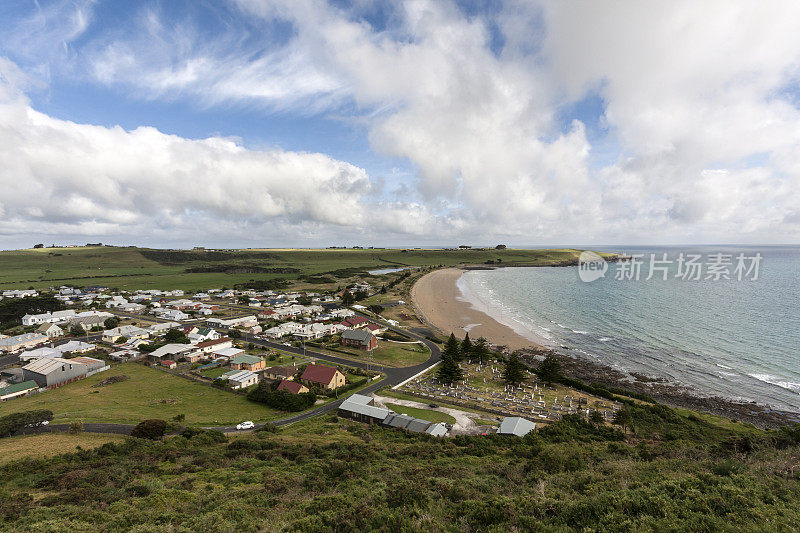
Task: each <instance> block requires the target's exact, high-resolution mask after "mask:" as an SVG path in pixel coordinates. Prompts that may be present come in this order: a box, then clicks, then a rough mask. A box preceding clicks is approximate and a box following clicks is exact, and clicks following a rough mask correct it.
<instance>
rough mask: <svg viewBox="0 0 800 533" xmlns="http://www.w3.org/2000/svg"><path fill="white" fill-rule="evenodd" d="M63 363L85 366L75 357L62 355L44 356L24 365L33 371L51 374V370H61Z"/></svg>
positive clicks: (25, 368)
mask: <svg viewBox="0 0 800 533" xmlns="http://www.w3.org/2000/svg"><path fill="white" fill-rule="evenodd" d="M62 365H71V366H85V365H83V364H82V363H80V362H75V359H63V358H61V357H42V358H41V359H37V360H36V361H33V362H32V363H29V364H27V365H25V366H24V367H22V368H23V369H24V370H30V371H31V372H36V373H37V374H49V373H51V372H55V371H56V370H59V369H60V368H61V366H62Z"/></svg>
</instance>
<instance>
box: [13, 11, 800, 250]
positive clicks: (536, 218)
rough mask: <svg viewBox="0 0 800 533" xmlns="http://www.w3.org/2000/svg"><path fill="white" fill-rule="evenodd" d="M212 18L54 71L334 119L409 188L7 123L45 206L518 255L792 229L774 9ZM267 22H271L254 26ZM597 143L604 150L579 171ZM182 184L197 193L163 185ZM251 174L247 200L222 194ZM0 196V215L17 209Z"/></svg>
mask: <svg viewBox="0 0 800 533" xmlns="http://www.w3.org/2000/svg"><path fill="white" fill-rule="evenodd" d="M233 4H235V5H236V6H237V7H238V9H240V10H241V13H240V14H243V15H242V16H243V17H244V18H245V19H246V20H247V23H246V24H243V25H240V26H235V27H234V29H233V30H231V31H229V32H222V33H213V34H210V35H209V34H207V33H204V32H201V31H199V30H198V29H197V28H196V27H195V26H194V25H193V23H192V22H191V20H188V19H187V20H183V19H182V20H177V21H176V20H170V21H169V24H165V23H164V21H163V20H162V17H163V16H164V15H163V14H162V13H161V12H159V11H147V10H145V11H143V12H142V16H141V18H140V19H138V20H136V21H134V24H132V26H131V27H130V28H128V29H126V30H118V31H114V30H106V31H103V32H101V37H99V38H98V39H95V40H93V41H92V40H90V41H89V42H88V43H87V44H85V46H84V47H83V48H81V49H80V50H78V51H76V52H75V57H76V58H77V57H79V58H80V61H79V63H81V64H86V65H89V67H88V68H89V71H88V72H87V73H86V74H87V75H89V76H90V77H91V78H92V79H93V80H94V81H96V82H99V83H102V84H105V85H108V86H112V87H120V88H127V89H129V90H133V92H134V94H136V95H137V96H138V97H140V98H147V99H157V98H158V99H176V98H186V99H191V100H192V101H193V102H198V101H199V102H200V104H201V105H205V106H212V105H219V104H231V103H234V104H237V105H248V106H255V107H257V108H260V109H261V110H264V109H266V110H285V111H289V112H290V113H322V112H330V113H332V114H337V116H338V115H342V114H344V115H345V117H346V119H350V120H358V121H361V122H362V123H363V124H365V125H366V128H367V131H368V136H369V141H370V143H371V146H372V147H373V149H374V150H375V151H376V152H378V153H379V154H381V155H384V156H391V157H399V158H403V159H405V160H407V161H409V162H410V163H411V165H412V166H413V168H414V169H415V171H416V177H415V179H414V180H411V183H413V184H414V186H415V187H416V189H415V190H409V188H408V187H405V186H403V187H399V188H397V192H395V193H391V192H388V191H390V190H392V183H391V181H389V182H388V183H387V184H386V185H387V186H386V187H384V186H383V185H382V183H381V184H380V185H379V186H374V185H378V183H379V182H380V181H381V180H377V179H373V180H370V178H369V177H368V176H367V175H366V173H365V172H364V171H363V170H360V169H357V168H355V167H353V166H351V165H347V164H346V163H342V162H339V161H335V160H333V159H331V158H329V157H326V156H323V155H319V154H294V153H288V152H280V151H266V152H253V151H248V150H245V149H243V148H242V147H241V146H238V145H236V144H235V143H234V142H233V141H231V140H227V139H204V140H198V141H194V140H187V139H181V138H178V137H174V136H167V135H164V134H162V133H160V132H158V131H155V130H152V129H149V128H139V129H137V130H134V131H130V132H126V131H122V130H120V129H115V128H111V129H107V128H96V127H93V126H87V125H77V124H71V123H66V122H59V121H56V120H54V119H52V118H50V117H46V116H43V115H40V114H37V113H36V112H35V111H33V110H31V109H27V110H26V112H25V113H24V120H22V123H21V124H22V125H13V126H12V125H11V123H8V124H7V123H6V122H5V121H4V123H3V124H0V131H1V132H2V134H3V135H4V136H5V135H7V136H8V137H9V138H11V139H13V140H14V143H16V144H14V146H24V147H26V149H25V150H22V154H23V155H20V154H16V156H15V157H16V159H14V158H13V157H11V155H7V157H8V158H9V165H10V166H12V167H18V168H19V171H20V172H28V173H30V174H32V175H35V176H37V178H36V184H37V185H36V187H41V188H44V190H47V191H50V190H53V191H57V192H58V193H59V194H62V195H63V194H65V193H67V192H68V191H72V190H74V189H80V191H81V193H80V195H78V196H77V197H75V198H71V197H70V198H68V201H64V202H62V203H61V204H60V206H59V211H60V213H61V215H60V216H61V217H62V218H63V219H65V220H77V221H78V222H77V224H80V223H82V222H81V221H84V220H86V217H87V216H88V213H101V214H102V216H100V218H99V219H98V220H99V221H101V222H104V223H109V224H119V225H121V226H124V227H131V226H136V225H141V227H147V226H148V224H150V225H152V224H155V225H156V226H157V227H159V228H180V231H192V228H191V226H188V227H184V226H183V225H182V224H184V223H185V221H186V220H187V219H189V218H191V217H192V216H194V214H195V213H203V214H211V215H212V216H214V217H217V218H219V219H220V220H222V219H224V220H227V221H231V223H234V222H233V221H240V222H244V223H251V224H256V225H257V224H259V223H262V224H263V221H264V220H267V219H269V220H272V219H275V220H278V219H280V221H281V223H284V222H285V223H293V224H296V227H297V228H300V227H301V226H302V228H303V229H302V230H299V229H298V235H302V236H303V237H308V236H310V235H321V234H326V235H328V236H335V235H337V232H336V230H335V229H331V228H326V227H325V225H327V224H332V225H334V227H335V226H341V227H347V228H348V230H347V232H345V233H346V234H349V235H354V234H358V235H362V236H374V237H377V238H387V239H405V238H409V237H411V238H420V239H422V238H430V239H440V240H443V239H462V237H466V238H480V239H484V238H487V237H491V236H494V235H498V236H504V237H506V236H508V237H511V239H513V240H515V241H516V242H526V241H527V242H531V243H534V242H558V241H562V242H590V241H594V242H623V241H629V242H670V241H671V242H679V241H685V240H690V241H693V242H702V241H705V242H709V241H717V242H719V241H745V242H747V241H750V242H759V241H760V242H792V241H796V240H797V239H798V237H800V214H799V212H800V208H799V207H798V206H800V157H798V154H800V127H798V125H800V110H798V108H797V105H796V99H797V98H798V95H800V86H799V84H798V74H800V70H799V69H800V33H798V32H797V31H796V28H797V27H798V25H799V24H800V5H798V4H797V3H793V2H779V1H767V2H761V3H758V4H747V3H739V4H731V3H730V2H718V1H708V2H702V3H697V2H691V1H678V2H671V3H669V4H664V3H663V2H652V1H643V2H635V3H631V2H625V3H622V2H620V3H568V2H524V1H514V0H509V1H507V2H505V3H504V4H503V6H502V8H501V9H500V10H499V12H498V13H493V14H486V13H484V14H477V15H476V14H471V15H467V14H465V13H464V12H463V11H462V10H461V9H460V8H459V7H458V6H457V5H456V4H455V3H452V2H448V1H431V0H410V1H407V2H401V3H397V4H392V7H391V8H390V9H391V14H390V17H389V18H388V19H387V20H388V23H387V25H386V26H385V27H383V26H381V25H377V26H373V25H372V24H370V23H369V22H368V21H367V20H366V19H365V18H363V16H362V15H363V13H364V12H366V11H369V10H370V9H371V7H370V4H369V3H356V6H355V7H354V8H351V9H343V8H336V7H332V5H330V4H328V3H326V2H323V1H319V0H282V1H281V0H270V1H267V0H236V1H235V2H233ZM88 5H89V4H87V6H88ZM337 5H338V4H337ZM89 18H90V17H87V18H86V19H85V20H89ZM278 23H280V24H288V25H289V26H290V27H291V31H288V32H284V33H280V32H275V31H274V27H275V25H276V24H278ZM73 26H74V27H75V28H78V29H79V33H80V32H83V31H84V30H85V25H81V24H75V25H73ZM76 31H77V30H76ZM259 31H260V32H262V33H259ZM493 31H494V32H495V34H494V35H493V33H492V32H493ZM62 33H63V34H65V35H67V36H69V35H73V34H76V33H75V32H70V31H64V32H62ZM498 34H499V39H498ZM59 39H61V41H62V42H67V41H68V39H66V38H63V37H59ZM498 43H500V44H498ZM3 70H4V69H3V65H2V64H0V72H3ZM2 90H3V88H2V85H0V91H2ZM587 94H598V95H599V96H600V98H601V99H602V101H603V110H602V113H603V116H602V117H600V118H599V120H600V122H602V123H603V124H604V125H606V126H607V131H605V132H604V133H602V134H601V135H602V138H598V133H597V132H593V133H591V134H587V126H586V125H585V124H584V123H583V122H581V121H580V120H573V121H571V122H570V121H569V120H566V121H565V120H564V118H563V117H562V116H561V115H560V113H561V112H562V110H563V109H565V108H570V106H572V105H573V104H575V103H576V102H578V101H580V100H582V99H583V98H584V97H586V95H587ZM0 96H2V93H0ZM18 108H19V106H15V109H17V112H19V109H18ZM353 109H356V110H357V113H358V114H359V115H356V114H355V113H356V112H353V111H352V110H353ZM22 117H23V115H20V116H18V117H16V118H15V120H21V119H22ZM6 118H8V117H6ZM578 118H582V117H578ZM8 120H10V119H8ZM34 140H36V141H42V142H45V141H46V142H47V143H48V146H47V148H43V147H40V146H39V145H38V144H32V142H33V141H34ZM601 145H602V148H603V150H608V147H609V146H611V147H613V148H615V149H616V150H617V151H618V153H619V157H618V159H617V160H616V161H612V162H611V163H610V164H609V163H608V162H605V163H603V165H604V166H600V165H598V164H597V163H596V162H595V161H594V160H593V151H595V150H597V149H598V148H599V147H600V146H601ZM34 146H35V148H34ZM0 150H2V148H0ZM108 151H113V152H114V153H116V154H119V158H118V159H119V160H118V161H117V160H115V159H113V158H108V157H104V154H106V153H107V152H108ZM0 153H3V152H0ZM143 154H147V156H144V155H143ZM60 159H63V160H64V161H65V164H64V165H60V164H59V163H58V162H57V161H59V160H60ZM140 160H144V161H140ZM62 166H63V169H62V168H61V167H62ZM54 169H55V170H54ZM267 169H269V170H267ZM68 170H69V171H68ZM78 175H83V176H93V179H95V180H96V183H100V184H102V187H99V188H98V189H100V190H102V191H103V192H98V191H91V192H90V191H89V189H94V187H87V186H86V184H85V183H84V181H85V180H86V179H87V178H85V177H84V178H81V179H79V178H78V177H77V176H78ZM190 176H191V177H192V179H199V180H200V181H198V185H200V186H199V187H197V188H192V190H190V191H184V189H185V188H186V187H185V186H184V185H183V184H184V183H185V182H186V180H188V179H189V177H190ZM197 176H199V178H195V177H197ZM254 182H257V183H259V184H260V187H259V188H258V189H257V190H258V191H261V189H262V188H263V189H265V190H266V191H267V192H265V193H263V194H262V193H260V192H259V194H256V195H236V194H231V193H230V190H231V189H236V188H242V187H247V186H248V184H251V183H254ZM287 183H288V184H289V185H287ZM156 185H160V187H157V186H156ZM145 189H147V190H151V189H156V190H152V191H151V192H150V193H149V196H148V195H145V194H144V193H142V191H143V190H145ZM371 189H374V190H372V191H371ZM378 189H380V190H381V191H382V192H381V193H380V194H378V193H377V192H376V191H377V190H378ZM200 190H203V191H204V193H203V194H201V193H199V192H198V191H200ZM162 191H163V192H162ZM181 191H182V192H181ZM179 192H180V193H179ZM306 195H308V196H306ZM322 198H328V199H333V200H334V201H332V202H327V203H326V202H324V201H321V199H322ZM22 203H24V202H22ZM4 205H5V210H6V216H5V218H6V219H8V218H9V216H11V217H12V218H13V217H18V218H19V220H23V219H24V218H25V217H28V218H29V219H37V216H34V215H30V214H28V215H24V212H23V211H22V210H20V209H17V208H12V207H11V206H12V205H14V202H8V201H5V200H4ZM108 206H113V208H111V207H108ZM48 217H50V218H54V217H56V213H55V212H54V210H53V209H50V210H48V208H47V206H45V207H44V208H42V215H41V216H40V217H39V218H48ZM219 227H220V228H222V227H225V226H224V225H220V226H219ZM109 231H111V230H110V229H109ZM339 234H342V233H339Z"/></svg>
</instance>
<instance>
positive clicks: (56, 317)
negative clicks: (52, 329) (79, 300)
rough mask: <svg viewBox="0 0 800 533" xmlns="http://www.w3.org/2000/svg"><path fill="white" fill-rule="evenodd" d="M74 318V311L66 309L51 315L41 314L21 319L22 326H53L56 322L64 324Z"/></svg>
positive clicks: (48, 313)
mask: <svg viewBox="0 0 800 533" xmlns="http://www.w3.org/2000/svg"><path fill="white" fill-rule="evenodd" d="M74 316H75V311H73V310H72V309H67V310H65V311H53V312H52V313H50V312H47V313H41V314H38V315H25V316H23V317H22V325H23V326H35V325H37V324H45V323H48V324H55V323H58V322H66V321H68V320H69V319H70V318H72V317H74Z"/></svg>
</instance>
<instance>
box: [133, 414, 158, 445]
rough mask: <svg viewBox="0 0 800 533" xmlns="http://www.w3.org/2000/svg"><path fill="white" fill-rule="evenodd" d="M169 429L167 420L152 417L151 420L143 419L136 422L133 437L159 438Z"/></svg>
mask: <svg viewBox="0 0 800 533" xmlns="http://www.w3.org/2000/svg"><path fill="white" fill-rule="evenodd" d="M166 431H167V422H166V420H160V419H158V418H152V419H150V420H143V421H141V422H139V423H138V424H136V427H134V428H133V431H131V437H137V438H140V439H150V440H158V439H160V438H161V437H163V436H164V433H165V432H166Z"/></svg>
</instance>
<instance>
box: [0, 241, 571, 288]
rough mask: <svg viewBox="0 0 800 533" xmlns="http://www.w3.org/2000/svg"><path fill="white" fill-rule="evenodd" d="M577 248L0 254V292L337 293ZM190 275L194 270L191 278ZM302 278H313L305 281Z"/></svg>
mask: <svg viewBox="0 0 800 533" xmlns="http://www.w3.org/2000/svg"><path fill="white" fill-rule="evenodd" d="M578 253H579V252H578V251H577V250H510V249H506V250H495V249H484V250H477V249H476V250H407V251H403V250H399V249H373V250H369V249H359V250H342V249H337V250H231V251H225V252H213V251H189V250H151V249H144V248H134V247H130V248H123V247H80V248H41V249H35V250H34V249H31V250H16V251H8V252H0V288H3V289H9V288H27V287H29V286H32V287H35V288H46V287H50V286H59V285H63V284H69V285H76V286H87V285H104V286H108V287H111V288H119V289H126V290H127V289H150V288H160V289H184V290H197V289H207V288H215V287H216V288H223V287H232V286H233V285H234V284H237V283H244V282H249V281H251V280H271V279H285V280H289V281H292V282H294V283H295V284H296V285H298V286H312V287H313V286H318V285H325V286H329V287H335V286H337V285H338V284H341V283H342V282H344V281H346V280H348V279H351V278H353V277H354V276H357V277H360V278H369V277H372V278H374V280H375V282H376V284H378V283H383V282H384V281H385V280H389V279H392V278H393V277H396V276H397V275H396V274H389V275H383V276H368V275H367V274H366V271H367V270H370V269H379V268H387V267H388V268H391V267H397V266H422V267H434V266H439V265H468V264H485V263H486V262H487V261H493V262H497V261H498V260H501V261H502V263H495V264H503V265H520V264H525V265H545V264H564V263H566V262H570V261H574V260H575V259H576V258H577V256H578ZM187 270H191V271H193V272H187ZM304 276H315V277H312V278H311V279H304Z"/></svg>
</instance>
